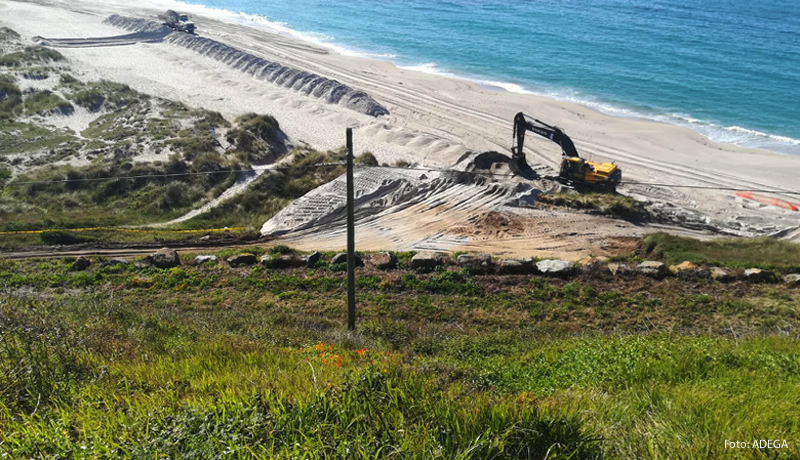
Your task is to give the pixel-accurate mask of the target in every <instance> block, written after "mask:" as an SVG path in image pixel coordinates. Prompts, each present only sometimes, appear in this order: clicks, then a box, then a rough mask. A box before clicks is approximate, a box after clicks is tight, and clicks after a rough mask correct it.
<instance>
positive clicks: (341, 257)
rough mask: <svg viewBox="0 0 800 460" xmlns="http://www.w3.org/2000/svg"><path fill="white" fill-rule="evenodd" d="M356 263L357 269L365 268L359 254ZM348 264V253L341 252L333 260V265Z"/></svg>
mask: <svg viewBox="0 0 800 460" xmlns="http://www.w3.org/2000/svg"><path fill="white" fill-rule="evenodd" d="M355 262H356V267H363V266H364V261H363V260H361V257H360V256H359V255H358V254H356V257H355ZM346 263H347V253H346V252H340V253H339V254H336V255H335V256H333V259H331V265H339V264H346Z"/></svg>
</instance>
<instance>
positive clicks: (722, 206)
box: [0, 0, 800, 238]
mask: <svg viewBox="0 0 800 460" xmlns="http://www.w3.org/2000/svg"><path fill="white" fill-rule="evenodd" d="M45 4H46V5H45ZM112 13H118V14H125V15H131V16H142V17H148V16H150V17H154V15H155V14H156V13H157V11H152V10H142V9H141V8H138V7H136V6H134V3H133V2H122V1H120V0H110V1H104V2H89V1H85V0H70V1H64V0H52V1H40V2H24V3H23V2H17V1H9V0H0V22H2V23H4V24H5V25H8V26H10V27H12V28H14V29H15V30H17V31H18V32H20V33H21V34H23V35H24V36H29V37H33V36H35V35H41V36H46V37H51V38H57V37H90V36H101V35H121V34H122V33H125V32H124V31H122V30H121V29H117V28H114V27H111V26H106V25H103V24H101V21H102V20H103V19H104V18H105V17H106V16H107V15H109V14H112ZM194 21H195V23H196V24H197V25H198V31H199V33H200V34H202V35H204V36H208V37H210V38H214V39H217V40H220V41H223V42H225V43H228V44H230V45H232V46H235V47H238V48H240V49H242V50H245V51H248V52H251V53H253V54H256V55H259V56H262V57H264V58H266V59H269V60H273V61H277V62H280V63H282V64H285V65H290V66H293V67H296V68H299V69H302V70H307V71H310V72H314V73H318V74H320V75H324V76H327V77H329V78H335V79H337V80H339V81H341V82H342V83H345V84H347V85H350V86H352V87H354V88H357V89H362V90H364V91H366V92H368V93H369V94H370V95H371V96H372V97H373V98H375V99H376V100H377V101H378V102H380V103H382V104H383V105H384V106H386V107H387V108H388V109H389V111H390V113H391V114H390V115H389V116H386V117H381V118H380V119H375V118H372V117H368V116H365V115H361V114H358V113H356V112H353V111H350V110H347V109H345V108H343V107H340V106H334V105H329V104H325V103H324V102H322V101H320V100H318V99H313V98H309V97H306V96H303V95H300V94H298V93H296V92H293V91H290V90H287V89H284V88H279V87H276V86H274V85H271V84H269V83H266V82H262V81H258V80H256V79H254V78H252V77H250V76H249V75H245V74H243V73H240V72H238V71H236V70H234V69H231V68H230V67H228V66H226V65H224V64H222V63H220V62H217V61H215V60H212V59H210V58H207V57H203V56H200V55H198V54H197V53H195V52H193V51H190V50H187V49H183V48H180V47H177V46H172V45H169V44H138V45H133V46H122V47H107V48H78V49H60V51H61V52H62V53H63V54H64V55H66V56H67V57H68V58H69V59H70V60H71V61H72V63H73V66H74V67H75V68H76V69H78V74H82V76H83V77H84V78H90V79H96V78H106V79H109V80H114V81H119V82H122V83H127V84H129V85H130V86H132V87H133V88H135V89H137V90H140V91H143V92H146V93H150V94H154V95H158V96H163V97H166V98H171V99H178V100H181V101H183V102H185V103H188V104H191V105H195V106H202V107H205V108H208V109H211V110H217V111H220V112H222V113H223V114H225V115H226V116H229V117H235V116H237V115H240V114H242V113H245V112H250V111H253V112H261V113H270V114H272V115H274V116H275V117H276V118H277V119H278V120H279V122H280V124H281V127H282V128H283V130H284V131H285V132H286V133H287V134H288V135H289V136H290V137H291V138H292V140H293V142H294V143H295V144H296V145H300V144H302V143H307V144H308V145H310V146H312V147H314V148H318V149H330V148H337V147H340V146H342V145H343V144H344V128H345V127H348V126H350V127H354V128H356V134H355V143H356V149H357V152H360V151H365V150H369V151H372V152H373V153H374V154H375V155H376V156H377V158H378V159H379V161H381V162H389V163H393V162H394V161H396V160H400V159H402V160H407V161H410V162H420V163H422V164H425V165H429V166H449V165H451V164H453V163H454V162H455V161H456V160H457V159H458V158H459V157H460V156H461V155H462V154H463V153H464V152H465V151H467V150H497V151H500V152H506V153H507V152H508V149H509V147H510V144H511V128H512V123H511V122H512V119H513V116H514V114H515V113H516V112H519V111H524V112H526V113H528V114H531V115H535V116H536V117H537V118H541V119H543V120H546V121H548V122H551V123H553V124H557V125H559V126H561V127H562V128H564V129H565V130H566V131H567V132H568V133H569V135H570V136H571V137H572V138H573V140H575V143H576V145H577V147H578V149H579V151H580V152H582V154H583V155H584V156H586V157H588V158H593V159H596V160H607V161H615V162H617V163H618V164H619V165H620V166H621V167H622V169H623V171H624V178H625V179H627V180H636V181H646V182H657V183H666V184H678V185H701V186H716V187H726V188H740V189H742V190H750V189H763V188H769V189H784V190H798V189H800V180H798V178H797V177H798V175H799V173H800V156H790V155H784V154H779V153H773V152H768V151H764V150H756V149H747V148H741V147H737V146H735V145H731V144H720V143H715V142H712V141H710V140H708V139H707V138H705V137H703V136H702V135H700V134H698V133H696V132H694V131H692V130H690V129H688V128H683V127H678V126H672V125H667V124H662V123H655V122H649V121H641V120H632V119H624V118H616V117H612V116H608V115H605V114H601V113H598V112H596V111H594V110H592V109H590V108H587V107H583V106H580V105H576V104H572V103H568V102H561V101H557V100H553V99H548V98H543V97H537V96H532V95H521V94H515V93H507V92H496V91H491V90H487V89H484V88H481V87H479V86H477V85H475V84H473V83H470V82H467V81H463V80H457V79H450V78H446V77H442V76H436V75H429V74H425V73H421V72H416V71H411V70H404V69H399V68H397V67H396V66H394V65H393V64H391V63H388V62H384V61H378V60H372V59H365V58H357V57H349V56H342V55H339V54H337V53H335V52H333V51H331V50H329V49H325V48H321V47H319V46H316V45H314V44H309V43H305V42H302V41H299V40H297V39H295V38H293V37H288V36H285V35H280V34H278V33H277V31H271V30H268V29H266V28H263V27H261V26H258V27H257V26H256V25H255V24H254V26H253V27H246V26H242V25H238V24H230V23H224V22H220V21H217V20H213V19H209V18H206V17H202V16H201V17H198V16H195V17H194ZM529 139H530V141H529V142H528V144H527V145H529V151H528V158H529V162H530V163H531V164H533V163H544V164H547V165H551V166H555V165H557V163H558V162H559V161H560V152H559V149H558V147H557V146H556V145H555V144H552V143H548V142H546V141H544V140H539V139H534V138H533V137H532V136H529ZM625 190H626V191H627V193H630V194H635V195H637V196H641V197H643V198H645V199H648V200H651V201H666V202H671V203H672V204H673V205H677V206H682V207H685V208H687V209H692V210H696V211H698V212H701V213H703V214H704V215H707V216H710V218H712V219H723V220H731V221H732V220H737V221H741V222H743V224H742V225H744V226H754V227H758V228H760V229H761V230H763V233H769V232H770V231H772V230H774V231H779V230H784V236H785V235H793V237H794V238H797V237H800V232H797V231H795V232H794V233H792V230H791V229H793V228H794V229H796V228H798V227H800V220H799V219H800V213H790V212H783V211H778V212H776V211H775V210H774V209H769V210H767V209H764V208H763V207H760V206H751V205H748V204H746V203H743V202H741V200H738V201H737V199H736V198H735V196H734V194H733V192H732V191H701V190H692V189H672V188H658V187H650V186H628V187H626V188H625ZM777 196H780V195H777ZM781 197H782V198H785V199H787V200H790V201H800V196H797V195H788V194H787V195H783V196H781ZM787 229H788V230H787Z"/></svg>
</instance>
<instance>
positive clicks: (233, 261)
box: [226, 254, 258, 268]
mask: <svg viewBox="0 0 800 460" xmlns="http://www.w3.org/2000/svg"><path fill="white" fill-rule="evenodd" d="M226 262H228V265H230V266H231V267H234V268H235V267H244V266H247V265H255V264H256V263H257V262H258V259H257V258H256V256H255V254H239V255H236V256H231V257H228V259H227V260H226Z"/></svg>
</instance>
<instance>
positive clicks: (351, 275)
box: [347, 128, 356, 331]
mask: <svg viewBox="0 0 800 460" xmlns="http://www.w3.org/2000/svg"><path fill="white" fill-rule="evenodd" d="M354 207H355V205H354V203H353V129H352V128H347V329H348V330H351V331H354V330H355V329H356V235H355V210H354V209H353V208H354Z"/></svg>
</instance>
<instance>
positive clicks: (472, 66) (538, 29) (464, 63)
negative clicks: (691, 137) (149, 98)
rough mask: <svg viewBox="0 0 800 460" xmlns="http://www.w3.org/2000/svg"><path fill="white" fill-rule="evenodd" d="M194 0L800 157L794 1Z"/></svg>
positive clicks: (501, 83) (350, 48) (361, 50)
mask: <svg viewBox="0 0 800 460" xmlns="http://www.w3.org/2000/svg"><path fill="white" fill-rule="evenodd" d="M189 3H191V4H194V5H204V6H206V7H208V8H203V10H204V13H205V14H215V15H218V16H219V17H220V18H221V19H225V20H233V21H239V22H245V23H248V22H268V23H270V25H272V26H277V27H280V28H282V29H283V30H285V31H286V32H287V33H291V34H294V35H297V36H301V37H303V38H306V39H309V40H313V41H316V42H322V43H325V44H327V45H329V46H332V47H335V48H337V49H338V50H340V51H343V52H345V53H349V54H358V55H364V56H372V57H377V58H381V59H386V60H390V61H392V62H394V63H396V64H397V65H399V66H403V67H409V68H415V69H418V70H422V71H426V72H432V73H442V74H448V75H453V76H458V77H461V78H468V79H471V80H475V81H477V82H480V83H482V84H484V85H491V86H495V87H498V88H503V89H505V90H507V91H514V92H530V93H535V94H540V95H546V96H551V97H555V98H558V99H564V100H570V101H574V102H580V103H582V104H585V105H588V106H590V107H593V108H595V109H597V110H600V111H603V112H606V113H610V114H614V115H619V116H627V117H642V118H648V119H653V120H658V121H662V122H668V123H674V124H680V125H685V126H689V127H691V128H693V129H695V130H697V131H699V132H701V133H703V134H705V135H706V136H708V137H710V138H711V139H713V140H716V141H722V142H731V143H736V144H740V145H744V146H750V147H761V148H766V149H770V150H775V151H780V152H785V153H793V154H800V3H798V0H769V1H767V0H538V1H534V0H517V1H506V0H494V1H486V0H349V1H330V0H293V1H290V2H289V1H285V0H191V1H190V2H189ZM187 8H190V9H191V7H187ZM201 33H202V31H201ZM530 112H531V113H535V108H532V109H531V110H530Z"/></svg>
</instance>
